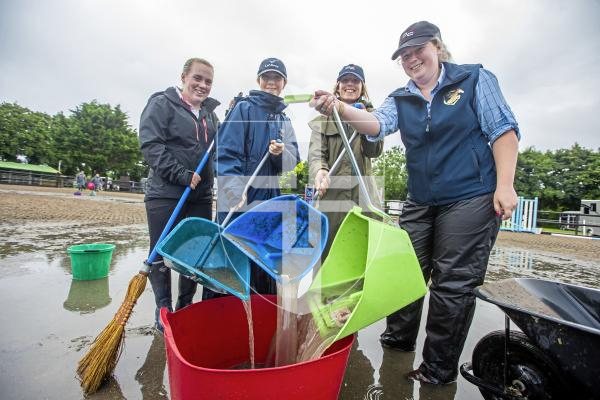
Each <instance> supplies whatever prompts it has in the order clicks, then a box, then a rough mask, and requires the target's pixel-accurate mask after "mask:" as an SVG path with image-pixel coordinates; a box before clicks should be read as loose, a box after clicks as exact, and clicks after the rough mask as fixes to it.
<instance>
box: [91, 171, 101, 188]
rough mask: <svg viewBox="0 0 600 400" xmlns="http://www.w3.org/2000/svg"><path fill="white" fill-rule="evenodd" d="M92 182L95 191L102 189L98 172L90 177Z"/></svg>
mask: <svg viewBox="0 0 600 400" xmlns="http://www.w3.org/2000/svg"><path fill="white" fill-rule="evenodd" d="M92 183H93V184H94V190H95V191H96V192H97V191H99V190H102V179H100V175H99V174H96V175H94V177H93V178H92Z"/></svg>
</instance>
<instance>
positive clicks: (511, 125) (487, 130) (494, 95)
mask: <svg viewBox="0 0 600 400" xmlns="http://www.w3.org/2000/svg"><path fill="white" fill-rule="evenodd" d="M445 77H446V71H445V68H444V64H442V69H441V73H440V77H439V79H438V81H437V84H436V85H435V87H434V88H433V90H432V91H431V99H433V97H434V96H435V94H436V93H437V92H438V91H439V89H440V87H441V85H442V82H443V81H444V78H445ZM406 87H407V88H408V91H409V92H410V93H413V94H415V95H417V96H420V97H422V98H423V99H424V98H425V97H423V94H421V91H420V90H419V88H418V87H417V85H415V83H414V82H413V81H412V80H410V81H408V84H407V85H406ZM475 96H476V104H477V118H478V119H479V125H481V130H482V131H483V133H484V134H485V135H486V136H487V138H488V140H489V143H490V146H491V145H493V144H494V142H495V141H496V139H498V138H499V137H500V136H502V135H503V134H504V133H506V132H507V131H509V130H511V129H514V130H515V132H516V134H517V138H518V139H521V134H520V132H519V125H518V124H517V120H516V119H515V116H514V114H513V113H512V111H511V110H510V107H509V106H508V104H507V103H506V100H504V96H502V92H501V91H500V86H499V85H498V80H497V79H496V76H495V75H494V74H492V73H491V72H490V71H488V70H486V69H484V68H481V69H480V70H479V81H478V82H477V86H476V87H475ZM427 109H428V110H430V109H431V102H427ZM373 115H374V116H375V117H376V118H377V120H379V135H377V136H368V135H367V139H368V140H369V141H372V142H375V141H378V140H382V139H383V138H384V137H385V136H387V135H389V134H391V133H394V132H396V131H397V130H398V114H397V109H396V102H395V100H394V98H393V97H388V98H386V99H385V100H384V102H383V104H382V105H381V106H380V107H379V108H377V110H375V111H374V112H373Z"/></svg>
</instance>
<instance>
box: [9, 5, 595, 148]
mask: <svg viewBox="0 0 600 400" xmlns="http://www.w3.org/2000/svg"><path fill="white" fill-rule="evenodd" d="M217 3H218V4H217ZM419 20H428V21H430V22H433V23H435V24H436V25H438V26H439V27H440V29H441V32H442V38H443V39H444V41H445V42H446V44H447V46H448V48H449V50H450V51H451V52H452V54H453V56H454V59H455V61H456V62H457V63H482V64H483V65H484V66H485V67H486V68H488V69H490V70H491V71H492V72H494V73H495V74H496V76H497V77H498V79H499V81H500V86H501V88H502V90H503V93H504V96H505V97H506V99H507V101H508V102H509V104H510V105H511V107H512V109H513V111H514V113H515V114H516V116H517V119H518V121H519V125H520V128H521V133H522V140H521V148H524V147H527V146H535V147H536V148H537V149H542V150H545V149H556V148H564V147H570V146H571V145H572V144H573V143H575V142H578V143H579V144H581V145H583V146H585V147H588V148H594V149H597V148H599V147H600V129H599V128H600V124H599V121H600V76H599V74H598V72H599V71H600V68H599V66H600V23H599V21H600V0H572V1H559V0H547V1H542V0H535V1H527V0H498V1H485V0H464V1H440V2H424V1H420V2H417V1H412V2H403V1H393V2H390V1H385V2H384V1H376V0H372V1H369V2H367V1H354V0H344V1H323V0H319V1H312V0H310V1H307V0H303V1H285V2H284V1H252V0H250V1H243V2H242V1H239V2H234V1H226V0H221V1H199V0H196V1H177V0H170V1H167V0H163V1H153V0H144V1H141V0H126V1H123V0H105V1H100V0H53V1H32V0H0V101H8V102H17V103H19V104H20V105H22V106H25V107H28V108H30V109H32V110H35V111H43V112H46V113H50V114H54V113H56V112H58V111H64V112H67V113H68V110H70V109H74V108H75V107H76V106H77V105H79V104H80V103H82V102H88V101H91V100H93V99H96V100H98V101H99V102H101V103H110V104H111V105H113V106H114V105H117V104H120V105H121V108H122V109H123V110H124V111H125V112H126V113H127V114H128V115H129V117H130V124H131V125H132V126H133V127H135V128H136V129H137V126H138V123H139V115H140V113H141V111H142V109H143V107H144V105H145V104H146V101H147V99H148V97H149V96H150V95H151V94H152V93H153V92H156V91H159V90H163V89H165V88H166V87H168V86H172V85H175V84H178V83H180V73H181V68H182V65H183V63H184V61H185V60H186V59H188V58H190V57H203V58H206V59H208V60H209V61H211V62H212V63H213V65H214V66H215V80H214V85H213V90H212V93H211V96H212V97H215V98H216V99H218V100H219V101H221V102H222V103H223V104H222V105H221V106H220V107H219V109H218V114H219V116H221V117H222V116H223V113H224V111H225V108H226V107H225V106H226V104H227V103H228V102H229V100H230V99H231V98H232V97H233V96H234V95H235V94H236V93H238V92H239V91H244V92H247V91H248V90H250V89H255V88H256V70H257V68H258V64H259V63H260V61H261V60H262V59H264V58H267V57H278V58H281V59H282V60H283V61H284V62H285V64H286V66H287V70H288V78H289V81H288V86H287V88H286V91H285V93H286V94H290V93H307V92H312V91H313V90H314V89H317V88H323V89H330V88H331V87H332V86H333V84H334V83H335V79H336V77H337V72H338V71H339V69H340V68H341V67H342V66H343V65H345V64H348V63H355V64H359V65H361V66H362V67H363V68H364V70H365V74H366V81H367V87H368V89H369V92H370V94H371V99H372V100H373V102H374V104H375V105H376V106H378V105H379V104H381V102H382V101H383V100H384V98H385V97H386V95H387V94H388V93H390V92H391V91H392V90H394V89H395V88H397V87H400V86H403V85H404V84H405V83H406V81H407V77H406V75H405V74H404V72H403V71H402V68H401V67H400V66H398V65H397V64H396V63H394V62H393V61H391V60H390V56H391V54H392V53H393V51H394V50H395V49H396V47H397V43H398V38H399V36H400V34H401V33H402V31H403V30H404V29H405V28H406V27H407V26H408V25H410V24H411V23H413V22H416V21H419ZM288 114H289V115H290V116H291V117H292V120H293V123H294V126H295V128H296V132H297V136H298V139H299V141H300V142H301V149H302V153H303V154H302V156H303V158H306V148H307V142H308V139H309V135H310V132H309V130H308V127H307V125H306V122H307V121H308V120H309V119H310V118H312V117H313V116H315V115H316V114H315V112H314V111H313V110H309V109H308V108H307V106H305V105H292V106H290V107H289V112H288ZM386 142H388V143H387V145H386V147H389V146H390V145H392V144H400V143H401V142H400V139H399V135H398V134H395V135H393V136H390V137H388V138H387V139H386Z"/></svg>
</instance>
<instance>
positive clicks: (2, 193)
mask: <svg viewBox="0 0 600 400" xmlns="http://www.w3.org/2000/svg"><path fill="white" fill-rule="evenodd" d="M74 192H75V190H74V189H72V188H46V187H33V186H15V185H0V222H3V223H13V222H18V221H37V222H49V221H56V222H58V221H65V222H66V221H69V222H78V223H82V224H94V225H96V226H98V225H101V226H123V225H133V224H145V223H146V211H145V209H144V196H143V195H142V194H136V193H127V192H106V191H104V192H97V195H96V196H90V191H89V190H86V191H84V192H83V193H82V195H81V196H75V195H73V193H74ZM497 244H499V245H502V246H509V247H519V248H523V249H527V250H538V251H543V252H550V253H556V254H561V255H565V256H572V257H575V258H579V259H584V260H589V261H596V260H598V254H600V240H588V239H581V238H564V237H558V236H550V235H533V234H527V233H514V232H506V231H503V232H500V235H499V237H498V241H497Z"/></svg>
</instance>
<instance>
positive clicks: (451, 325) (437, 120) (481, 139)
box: [311, 21, 520, 384]
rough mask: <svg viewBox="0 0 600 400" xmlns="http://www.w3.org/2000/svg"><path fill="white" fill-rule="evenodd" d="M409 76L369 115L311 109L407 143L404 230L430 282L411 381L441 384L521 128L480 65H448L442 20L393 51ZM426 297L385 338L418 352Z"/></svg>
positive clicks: (479, 275)
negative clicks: (422, 338)
mask: <svg viewBox="0 0 600 400" xmlns="http://www.w3.org/2000/svg"><path fill="white" fill-rule="evenodd" d="M392 59H393V60H396V61H397V62H398V64H400V65H401V66H402V68H403V69H404V72H405V73H406V75H408V77H409V78H410V80H409V81H408V83H407V84H406V86H403V87H401V88H399V89H397V90H395V91H394V92H392V93H391V94H390V95H389V97H388V98H387V99H386V100H385V101H384V102H383V104H382V105H381V107H379V108H378V109H376V110H375V111H374V112H373V113H368V112H366V111H362V110H358V109H356V108H354V107H347V106H344V103H342V102H341V101H339V100H338V99H336V97H335V96H333V95H331V94H329V93H327V92H325V91H317V92H316V93H315V97H316V98H315V99H314V100H312V101H311V105H312V106H313V107H316V109H317V110H318V111H320V112H322V113H324V114H326V115H329V114H331V113H332V112H333V107H336V109H337V110H338V112H339V113H340V114H341V115H342V116H343V118H344V120H345V121H347V122H349V123H350V124H351V125H353V126H354V127H355V128H356V129H358V131H359V132H361V133H365V134H367V135H370V136H372V137H373V140H377V139H383V137H384V136H385V135H388V134H391V133H394V132H396V131H398V130H399V131H400V135H401V137H402V142H403V143H404V146H405V147H406V168H407V170H408V197H407V200H406V203H405V205H404V208H403V210H402V215H401V217H400V226H401V227H402V228H403V229H404V230H405V231H406V232H407V233H408V234H409V236H410V239H411V241H412V244H413V247H414V249H415V252H416V254H417V256H418V258H419V263H420V265H421V269H422V271H423V276H424V278H425V280H426V281H428V280H429V279H430V278H431V285H430V288H429V293H430V297H429V312H428V316H427V325H426V328H425V330H426V333H427V337H426V339H425V346H424V348H423V362H422V363H421V365H420V366H419V368H417V369H416V370H414V371H411V372H410V373H409V374H408V378H409V379H412V380H418V381H420V382H423V383H430V384H445V383H450V382H453V381H455V380H456V377H457V373H458V360H459V357H460V354H461V352H462V349H463V346H464V343H465V339H466V337H467V334H468V332H469V327H470V326H471V321H472V319H473V313H474V311H475V296H474V294H473V289H474V288H475V287H477V286H479V285H481V284H483V281H484V278H485V273H486V269H487V263H488V258H489V255H490V251H491V249H492V247H493V245H494V242H495V240H496V236H497V234H498V229H499V226H500V222H501V220H502V219H509V218H510V217H511V215H512V212H513V210H514V209H515V207H516V205H517V194H516V192H515V190H514V188H513V182H514V176H515V169H516V163H517V155H518V140H519V137H520V136H519V128H518V125H517V121H516V120H515V117H514V115H513V113H512V111H511V110H510V107H509V106H508V104H507V103H506V101H505V100H504V97H503V96H502V92H501V91H500V87H499V85H498V81H497V80H496V77H495V76H494V75H493V74H492V73H491V72H490V71H488V70H486V69H484V68H483V67H482V66H481V65H479V64H463V65H459V64H455V63H453V62H452V61H451V56H450V53H449V52H448V50H447V48H446V46H445V44H444V42H442V36H441V33H440V30H439V29H438V27H437V26H435V25H434V24H432V23H429V22H427V21H421V22H417V23H415V24H412V25H411V26H409V27H408V28H407V29H406V30H405V31H404V32H403V33H402V35H401V36H400V42H399V45H398V48H397V49H396V51H394V53H393V55H392ZM422 306H423V299H420V300H418V301H416V302H414V303H413V304H410V305H408V306H406V307H405V308H403V309H402V310H400V311H398V312H396V313H394V314H392V315H390V316H389V317H388V318H387V329H386V330H385V332H384V333H383V334H382V335H381V339H380V340H381V343H382V345H384V346H386V347H390V348H393V349H396V350H400V351H414V349H415V343H416V339H417V333H418V331H419V324H420V319H421V311H422Z"/></svg>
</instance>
